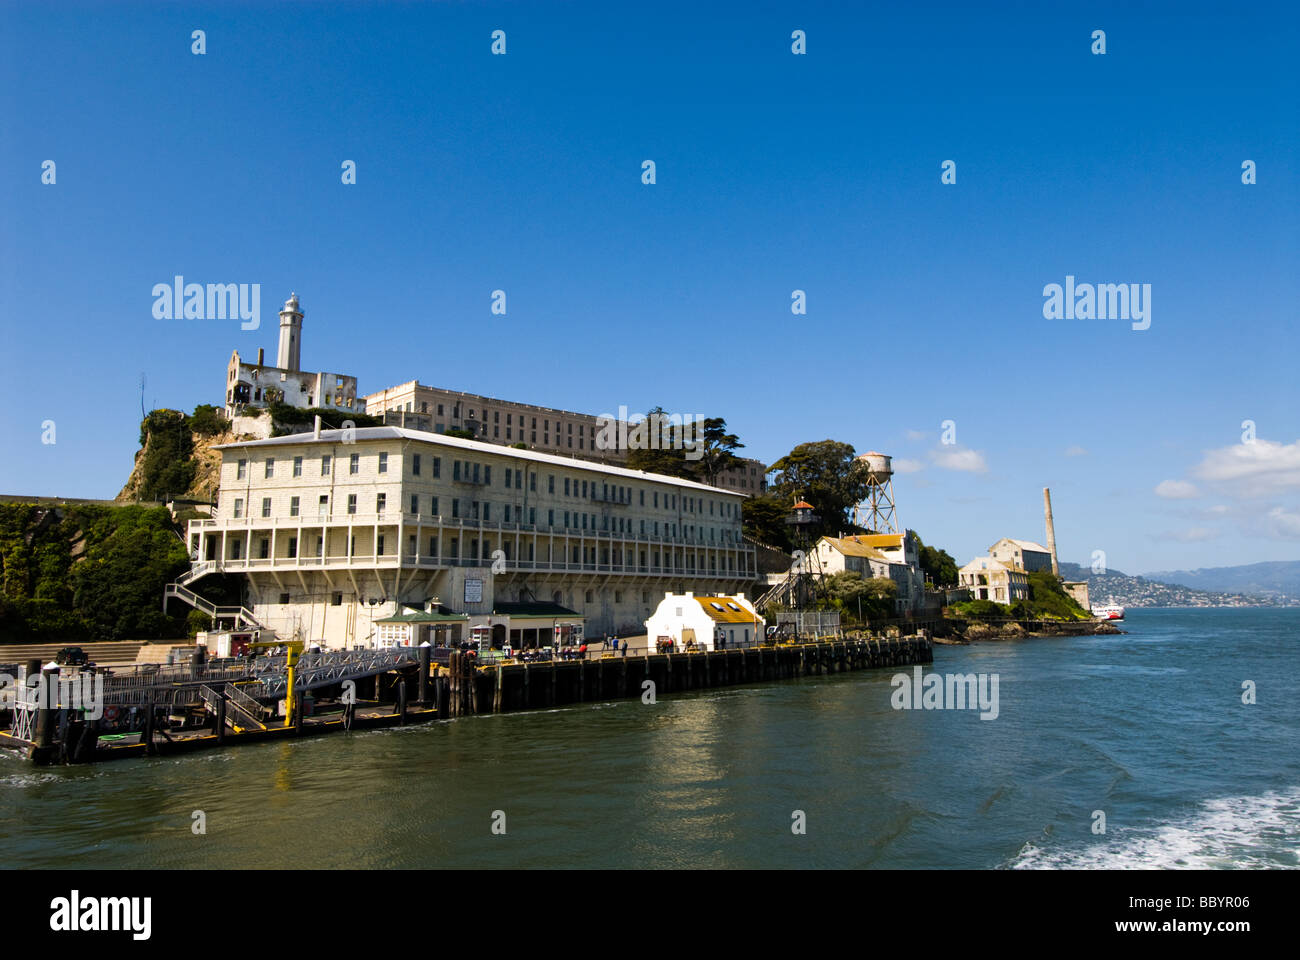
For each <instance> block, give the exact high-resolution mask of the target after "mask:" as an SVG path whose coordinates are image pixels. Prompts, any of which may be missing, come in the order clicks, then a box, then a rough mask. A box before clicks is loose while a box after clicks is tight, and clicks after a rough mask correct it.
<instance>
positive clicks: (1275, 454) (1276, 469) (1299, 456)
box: [1192, 439, 1300, 497]
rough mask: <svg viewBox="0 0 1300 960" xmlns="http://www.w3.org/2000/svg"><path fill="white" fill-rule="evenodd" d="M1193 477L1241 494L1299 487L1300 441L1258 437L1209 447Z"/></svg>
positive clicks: (1262, 493) (1247, 494)
mask: <svg viewBox="0 0 1300 960" xmlns="http://www.w3.org/2000/svg"><path fill="white" fill-rule="evenodd" d="M1192 474H1193V476H1196V477H1198V478H1200V479H1201V480H1204V481H1205V482H1206V483H1208V484H1210V485H1212V486H1214V487H1216V488H1218V489H1220V490H1222V491H1224V492H1230V493H1233V494H1235V495H1237V496H1241V497H1266V496H1271V495H1275V494H1277V493H1280V492H1282V491H1290V490H1296V489H1300V440H1297V441H1296V442H1294V443H1289V444H1288V443H1278V442H1277V441H1275V440H1263V439H1257V440H1256V441H1255V442H1254V443H1234V444H1233V445H1232V446H1230V447H1220V448H1219V449H1217V450H1209V451H1207V452H1206V454H1205V458H1204V459H1203V460H1202V461H1201V462H1200V463H1199V464H1198V465H1197V466H1196V467H1195V468H1194V469H1193V470H1192Z"/></svg>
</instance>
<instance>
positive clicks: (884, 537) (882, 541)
mask: <svg viewBox="0 0 1300 960" xmlns="http://www.w3.org/2000/svg"><path fill="white" fill-rule="evenodd" d="M905 536H906V534H902V533H862V534H855V535H854V536H851V537H845V538H844V539H845V540H852V541H854V542H855V543H864V544H866V545H867V546H868V547H876V548H877V549H889V550H897V549H899V548H901V547H902V546H903V538H904V537H905Z"/></svg>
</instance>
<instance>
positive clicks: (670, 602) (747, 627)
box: [645, 593, 765, 653]
mask: <svg viewBox="0 0 1300 960" xmlns="http://www.w3.org/2000/svg"><path fill="white" fill-rule="evenodd" d="M764 625H765V621H764V620H763V618H762V617H761V616H759V613H758V611H757V610H755V609H754V605H753V604H752V603H750V602H749V601H748V600H746V599H745V595H744V594H743V593H738V594H736V595H734V596H717V597H713V596H702V597H697V596H695V595H694V594H691V593H666V594H664V598H663V599H662V600H661V601H659V608H658V609H657V610H655V612H654V613H653V614H651V615H650V619H648V620H647V621H646V622H645V629H646V645H647V648H648V650H649V651H650V652H652V653H653V652H657V651H659V650H661V649H671V650H672V651H673V652H681V651H684V650H731V649H739V648H744V647H751V646H754V645H755V644H756V643H758V642H759V641H760V640H761V639H762V638H763V628H764ZM669 643H671V647H669Z"/></svg>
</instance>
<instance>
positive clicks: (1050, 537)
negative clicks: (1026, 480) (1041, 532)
mask: <svg viewBox="0 0 1300 960" xmlns="http://www.w3.org/2000/svg"><path fill="white" fill-rule="evenodd" d="M1043 513H1044V515H1045V516H1046V517H1047V552H1048V553H1050V554H1051V555H1052V576H1054V577H1059V576H1060V575H1061V569H1060V567H1059V566H1058V565H1057V563H1056V524H1055V523H1053V522H1052V491H1051V490H1049V489H1047V487H1043Z"/></svg>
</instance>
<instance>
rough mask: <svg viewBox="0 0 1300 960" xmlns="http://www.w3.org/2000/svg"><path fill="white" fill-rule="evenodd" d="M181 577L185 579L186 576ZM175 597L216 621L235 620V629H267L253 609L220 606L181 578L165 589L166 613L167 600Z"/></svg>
mask: <svg viewBox="0 0 1300 960" xmlns="http://www.w3.org/2000/svg"><path fill="white" fill-rule="evenodd" d="M181 579H182V580H183V579H184V577H182V578H181ZM173 597H174V598H176V599H177V600H183V601H185V602H186V603H188V604H189V605H190V606H191V607H193V608H194V609H195V610H198V611H200V612H202V613H206V614H207V615H208V616H209V617H211V618H212V620H213V622H214V623H215V622H217V621H219V620H231V621H233V622H234V624H235V629H237V630H239V629H246V628H247V629H255V630H266V629H267V628H266V627H264V626H262V624H260V623H259V622H258V621H257V618H256V617H254V616H253V613H252V611H251V610H249V609H248V608H247V607H242V606H236V607H219V606H217V605H216V604H215V603H213V602H212V601H210V600H205V599H204V598H203V597H200V596H199V595H198V594H197V593H195V592H194V591H193V590H191V589H190V588H189V587H187V586H185V585H184V584H183V583H182V582H181V581H180V580H178V581H176V582H175V583H169V584H167V587H166V589H165V590H164V591H163V612H164V613H165V612H166V610H167V601H168V600H171V599H172V598H173Z"/></svg>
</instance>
